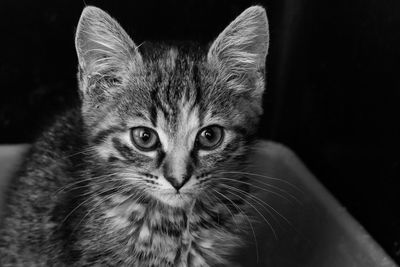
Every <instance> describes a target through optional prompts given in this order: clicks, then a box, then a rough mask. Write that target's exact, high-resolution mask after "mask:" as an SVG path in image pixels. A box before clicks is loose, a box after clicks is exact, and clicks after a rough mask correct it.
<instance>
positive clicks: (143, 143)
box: [131, 127, 160, 151]
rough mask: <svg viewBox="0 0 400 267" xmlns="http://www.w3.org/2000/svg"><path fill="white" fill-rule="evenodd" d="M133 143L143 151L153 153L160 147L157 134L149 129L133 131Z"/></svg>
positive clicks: (133, 129)
mask: <svg viewBox="0 0 400 267" xmlns="http://www.w3.org/2000/svg"><path fill="white" fill-rule="evenodd" d="M131 139H132V143H133V144H134V145H135V147H137V148H138V149H140V150H142V151H151V150H154V149H156V148H157V147H158V146H159V143H160V142H159V139H158V135H157V133H156V132H155V131H154V130H152V129H150V128H147V127H135V128H132V130H131Z"/></svg>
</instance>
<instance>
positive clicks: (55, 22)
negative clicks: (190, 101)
mask: <svg viewBox="0 0 400 267" xmlns="http://www.w3.org/2000/svg"><path fill="white" fill-rule="evenodd" d="M85 4H87V5H89V4H90V5H96V6H98V7H101V8H103V9H105V10H107V11H108V12H109V13H110V14H112V16H114V17H115V18H117V19H118V21H119V22H120V23H121V24H122V25H123V27H124V28H125V29H126V30H127V31H128V33H129V34H130V35H131V36H132V37H133V39H134V40H135V42H136V43H137V44H140V43H141V42H143V41H144V40H185V39H191V40H197V41H199V42H200V43H202V44H207V43H208V42H210V41H211V40H212V39H213V38H215V37H216V36H217V34H218V33H219V32H220V31H222V30H223V29H224V27H225V26H227V25H228V23H229V22H230V21H231V20H233V19H234V18H235V17H236V16H237V15H238V14H239V13H240V12H241V11H243V10H244V9H245V8H246V7H248V6H250V5H251V4H262V5H264V6H265V7H266V8H267V12H268V16H269V20H270V31H271V47H270V54H269V56H268V61H267V65H268V74H267V76H268V86H267V93H266V96H265V116H264V117H263V120H262V128H261V136H262V137H264V138H270V139H273V140H276V141H279V142H282V143H284V144H286V145H288V146H289V147H291V148H292V149H293V150H294V151H295V152H296V153H297V154H298V155H299V156H300V157H301V158H302V159H303V160H304V161H305V162H306V164H307V165H308V166H309V167H310V169H311V170H312V171H313V172H314V173H315V174H316V176H317V177H319V179H320V180H321V181H322V182H323V183H324V184H325V185H326V186H327V187H328V189H329V190H331V191H332V192H333V193H334V195H335V196H336V197H337V198H338V199H339V200H340V201H341V202H342V203H343V204H344V205H345V206H346V207H347V208H348V210H349V211H350V212H351V213H352V214H353V215H354V216H355V217H356V218H357V219H358V220H359V221H360V222H361V224H362V225H364V226H365V227H366V229H367V231H369V232H370V233H371V234H372V235H373V236H374V238H375V239H376V240H377V241H378V242H379V243H380V244H381V245H382V246H383V247H384V248H385V249H386V251H387V252H388V253H389V254H390V255H391V256H392V257H393V258H395V259H396V260H397V261H398V262H400V215H399V212H398V211H399V210H400V209H399V204H400V202H399V199H400V194H399V193H400V182H399V179H400V175H399V174H400V126H399V125H400V1H398V0H391V1H389V0H386V1H382V0H332V1H327V0H270V1H264V2H262V1H258V2H254V1H239V0H234V1H232V0H230V1H228V0H224V1H212V0H201V1H200V0H199V1H194V0H187V1H181V2H179V1H173V0H170V1H166V0H164V1H159V2H156V1H154V0H146V1H126V2H122V1H119V2H117V1H108V2H105V1H89V0H86V1H85V2H83V1H75V2H72V1H67V0H64V1H40V4H38V3H35V1H26V0H20V1H10V0H6V1H5V0H3V1H1V4H0V34H1V41H0V47H1V50H0V82H1V94H0V143H20V142H32V140H33V139H34V137H35V136H36V135H37V134H38V133H39V132H40V131H41V129H42V128H43V126H44V125H45V124H46V123H48V122H49V121H50V119H51V118H52V116H53V115H54V114H55V113H56V112H57V111H60V110H62V109H64V108H66V107H67V106H69V105H71V104H73V103H74V102H75V101H76V99H77V88H76V79H75V76H76V74H75V73H76V66H77V60H76V56H75V50H74V42H73V39H74V30H75V26H76V24H77V22H78V18H79V15H80V12H81V10H82V8H83V7H84V6H85Z"/></svg>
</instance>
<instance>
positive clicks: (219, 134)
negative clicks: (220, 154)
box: [196, 125, 224, 150]
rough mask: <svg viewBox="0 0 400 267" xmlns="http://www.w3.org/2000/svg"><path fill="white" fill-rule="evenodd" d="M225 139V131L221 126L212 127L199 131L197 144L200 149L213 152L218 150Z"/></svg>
mask: <svg viewBox="0 0 400 267" xmlns="http://www.w3.org/2000/svg"><path fill="white" fill-rule="evenodd" d="M223 138H224V130H223V128H222V127H221V126H218V125H212V126H208V127H205V128H203V129H201V130H200V131H199V133H198V134H197V138H196V143H197V146H198V147H199V149H203V150H212V149H215V148H217V147H218V146H219V145H220V144H221V143H222V140H223Z"/></svg>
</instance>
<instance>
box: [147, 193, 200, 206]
mask: <svg viewBox="0 0 400 267" xmlns="http://www.w3.org/2000/svg"><path fill="white" fill-rule="evenodd" d="M153 196H154V197H155V198H156V199H157V200H159V201H160V202H162V203H163V204H166V205H168V206H171V207H175V208H184V207H187V206H189V205H190V204H191V203H192V202H193V201H194V200H193V196H192V195H190V194H186V193H176V192H172V193H169V192H168V193H158V194H154V195H153Z"/></svg>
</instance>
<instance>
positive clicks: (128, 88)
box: [0, 7, 268, 266]
mask: <svg viewBox="0 0 400 267" xmlns="http://www.w3.org/2000/svg"><path fill="white" fill-rule="evenodd" d="M85 12H86V13H85ZM246 12H247V13H246ZM243 14H244V15H243ZM243 14H242V15H241V17H240V16H239V17H238V19H237V20H236V21H235V22H233V23H232V24H231V26H230V27H231V28H232V27H233V29H231V30H232V32H233V33H234V34H237V31H238V30H239V32H240V29H242V28H243V26H248V27H245V28H243V29H244V30H243V29H242V31H244V36H239V37H240V38H241V39H240V38H239V37H237V38H238V40H236V41H235V39H234V38H233V37H234V36H233V37H232V36H227V35H229V27H228V28H227V30H225V32H224V33H222V34H221V36H222V37H221V36H220V37H218V38H217V40H216V41H215V42H214V44H213V46H211V48H210V50H209V52H208V55H207V56H206V53H205V52H204V51H202V50H201V49H197V48H193V45H192V46H190V47H191V48H190V49H182V48H180V47H175V46H161V45H159V46H157V48H154V47H150V46H149V47H147V45H146V44H145V45H143V47H141V48H140V49H138V48H137V47H136V46H135V45H134V43H133V42H132V41H131V40H130V39H129V37H128V36H127V35H126V33H125V32H124V31H123V30H122V29H120V27H119V25H118V24H116V22H114V21H113V20H112V19H111V18H110V17H109V16H108V15H106V14H105V13H104V12H102V11H100V10H98V9H96V8H91V7H90V8H87V9H85V11H84V13H83V15H82V17H81V21H80V24H79V26H78V30H77V39H76V40H77V41H76V45H77V51H78V58H79V60H80V73H79V83H80V88H81V98H82V108H81V109H78V108H77V109H76V110H71V111H69V112H67V113H66V114H65V115H63V116H60V117H59V118H58V119H57V120H56V121H55V123H54V125H53V126H52V127H51V128H50V129H49V130H48V131H46V132H45V133H44V134H43V136H42V137H41V138H40V139H39V140H38V141H37V142H36V143H35V144H34V145H33V147H32V149H31V152H30V155H29V156H28V158H27V160H26V162H25V164H24V166H23V168H22V170H21V171H20V173H19V176H18V178H16V179H15V180H14V181H13V183H12V187H11V190H10V194H9V197H8V202H7V203H8V205H7V210H6V217H5V219H4V221H3V225H2V230H1V232H0V233H1V236H0V264H1V265H2V266H63V265H65V266H71V265H72V266H92V265H96V266H98V265H104V266H217V265H229V266H230V264H229V262H230V261H231V260H232V256H233V254H234V252H235V249H237V248H238V247H240V245H242V240H241V234H242V233H243V229H244V228H246V226H245V223H246V217H245V215H244V214H243V210H245V207H244V203H245V201H244V196H243V195H239V196H238V193H237V192H240V191H237V192H236V194H235V192H232V191H231V190H228V189H227V188H229V187H232V186H233V187H235V188H237V189H236V190H241V191H242V192H247V190H248V188H247V187H246V186H245V185H246V183H244V182H243V183H240V182H241V181H244V179H245V178H244V177H241V176H240V175H238V174H235V173H234V172H235V171H240V170H243V168H244V165H245V164H246V159H247V156H248V153H249V151H250V150H251V144H252V142H253V141H254V134H255V131H256V126H257V122H258V116H259V115H260V113H261V95H262V92H263V89H264V83H263V71H264V64H265V62H264V61H265V56H266V50H267V48H268V43H267V42H268V36H267V34H268V29H267V24H266V17H265V11H264V10H263V9H262V8H261V7H253V8H250V9H248V10H246V11H245V12H244V13H243ZM246 19H247V20H248V21H247V22H246ZM243 21H244V22H243ZM248 22H251V23H248ZM235 23H236V25H235ZM245 23H247V24H245ZM257 23H258V24H260V25H257ZM241 24H244V25H241ZM232 25H233V26H232ZM239 26H242V28H240V27H239ZM252 27H253V28H252ZM257 27H260V29H258V28H257ZM252 29H253V31H254V32H251V30H252ZM257 30H258V32H257ZM91 31H93V32H91ZM246 31H249V32H247V33H246ZM263 31H264V32H263ZM226 32H227V33H226ZM249 33H251V35H249ZM257 34H261V35H260V36H261V37H260V38H261V40H256V41H254V42H255V43H254V44H253V43H252V42H251V41H252V40H253V39H257V38H258V35H257ZM247 35H248V36H247ZM264 35H265V36H264ZM246 36H247V37H248V38H247V39H246V38H244V37H246ZM105 37H107V38H105ZM228 37H232V38H231V39H229V38H228ZM226 38H228V41H230V42H231V43H224V42H226V40H224V39H226ZM239 39H240V40H239ZM235 42H236V43H235ZM240 42H243V44H242V43H240ZM260 42H266V43H265V44H262V43H260ZM232 45H233V46H235V45H237V46H238V49H237V51H236V50H235V51H230V49H232V48H230V47H229V46H232ZM241 45H242V46H241ZM252 45H254V46H256V45H258V46H260V47H261V48H257V47H255V48H254V47H252ZM234 48H235V47H233V49H234ZM239 48H240V49H242V50H243V51H239ZM247 50H248V51H247ZM258 50H260V51H258ZM231 52H232V53H231ZM234 52H237V53H236V54H235V53H234ZM250 52H254V53H253V54H251V53H250ZM101 53H102V54H101ZM246 53H247V54H246ZM235 57H236V58H235ZM246 57H247V58H246ZM252 61H254V62H252ZM255 61H257V62H255ZM239 63H240V64H239ZM235 64H236V65H235ZM227 88H228V89H227ZM143 125H144V126H143ZM199 129H200V130H199ZM204 129H206V130H204ZM135 131H136V132H135ZM205 132H206V133H205ZM135 134H137V135H135ZM135 138H136V139H135ZM149 140H150V141H149ZM152 140H153V141H152ZM154 140H155V141H154ZM135 142H136V143H135ZM152 142H153V143H152ZM150 145H151V146H150ZM228 174H229V175H228ZM235 180H236V181H235ZM247 220H248V219H247Z"/></svg>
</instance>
